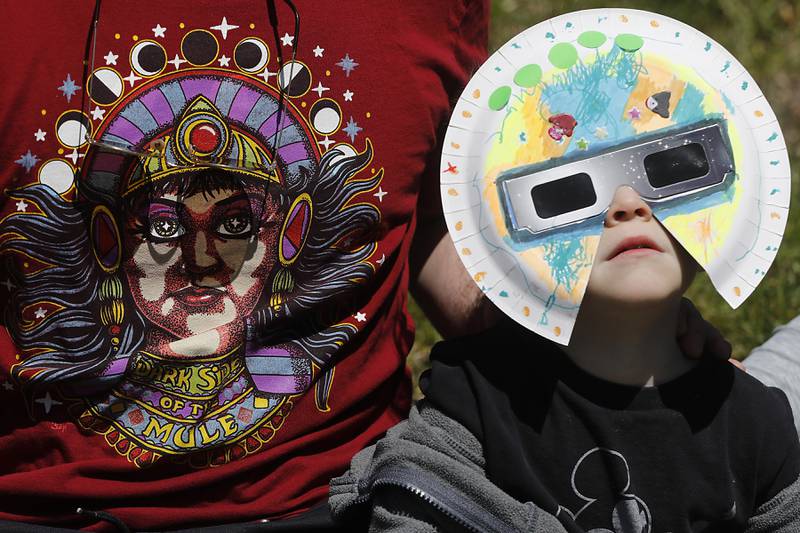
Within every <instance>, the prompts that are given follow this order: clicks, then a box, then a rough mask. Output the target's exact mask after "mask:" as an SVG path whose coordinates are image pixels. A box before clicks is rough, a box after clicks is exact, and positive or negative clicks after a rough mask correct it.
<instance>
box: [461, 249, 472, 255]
mask: <svg viewBox="0 0 800 533" xmlns="http://www.w3.org/2000/svg"><path fill="white" fill-rule="evenodd" d="M461 255H472V250H470V249H469V248H462V249H461Z"/></svg>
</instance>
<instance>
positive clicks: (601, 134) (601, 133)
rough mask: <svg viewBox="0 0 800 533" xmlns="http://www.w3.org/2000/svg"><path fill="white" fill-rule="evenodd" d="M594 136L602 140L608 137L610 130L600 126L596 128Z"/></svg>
mask: <svg viewBox="0 0 800 533" xmlns="http://www.w3.org/2000/svg"><path fill="white" fill-rule="evenodd" d="M594 136H595V137H597V138H598V139H601V140H602V139H605V138H606V137H608V130H607V129H605V128H604V127H602V126H600V127H598V128H597V129H596V130H594Z"/></svg>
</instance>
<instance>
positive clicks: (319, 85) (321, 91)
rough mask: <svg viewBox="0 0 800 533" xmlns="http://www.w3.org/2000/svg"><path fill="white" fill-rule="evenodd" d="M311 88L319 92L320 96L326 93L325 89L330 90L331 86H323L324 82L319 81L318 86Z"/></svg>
mask: <svg viewBox="0 0 800 533" xmlns="http://www.w3.org/2000/svg"><path fill="white" fill-rule="evenodd" d="M311 90H312V91H316V93H317V94H318V95H319V96H322V93H324V92H325V91H327V90H329V88H328V87H323V86H322V82H319V83H318V84H317V86H316V87H314V88H313V89H311Z"/></svg>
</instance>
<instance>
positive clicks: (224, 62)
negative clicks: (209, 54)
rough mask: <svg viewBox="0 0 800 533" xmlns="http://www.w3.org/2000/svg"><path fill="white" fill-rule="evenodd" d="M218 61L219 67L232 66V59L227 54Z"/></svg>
mask: <svg viewBox="0 0 800 533" xmlns="http://www.w3.org/2000/svg"><path fill="white" fill-rule="evenodd" d="M217 61H219V66H221V67H229V66H230V65H231V58H230V57H228V56H226V55H225V54H222V55H221V56H220V57H219V59H218V60H217Z"/></svg>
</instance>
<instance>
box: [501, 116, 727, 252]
mask: <svg viewBox="0 0 800 533" xmlns="http://www.w3.org/2000/svg"><path fill="white" fill-rule="evenodd" d="M733 176H734V165H733V155H732V153H731V148H730V143H729V141H728V136H727V132H726V130H725V124H724V121H721V120H711V121H703V122H698V123H695V124H692V125H691V126H688V127H684V128H681V129H679V130H673V131H670V132H667V133H664V132H660V133H658V134H657V135H653V136H650V137H644V138H642V137H640V138H638V139H636V140H634V141H632V142H630V143H627V144H625V145H621V146H619V145H618V146H614V147H612V148H610V149H607V150H605V151H602V152H599V153H597V154H594V155H592V156H590V157H586V158H581V159H572V160H570V161H567V162H558V163H556V164H553V162H547V163H544V164H535V165H526V166H522V167H518V168H514V169H511V170H507V171H505V172H503V173H502V174H500V176H498V178H497V182H496V183H497V190H498V192H499V194H500V204H501V205H502V208H503V210H504V215H505V219H506V226H507V228H508V230H509V233H510V234H511V236H512V238H513V239H514V240H516V241H529V240H532V239H535V238H537V237H540V236H543V235H546V234H547V233H549V232H552V231H554V230H558V229H560V228H563V227H565V226H572V225H575V224H579V223H581V222H584V221H587V220H589V219H592V218H594V217H597V216H602V215H603V214H604V213H605V212H606V210H607V209H608V206H609V204H610V203H611V201H612V199H613V197H614V193H615V191H616V190H617V188H618V187H620V186H621V185H629V186H631V187H632V188H633V189H634V190H636V192H637V193H639V196H641V197H642V199H644V200H645V201H646V202H648V203H650V204H656V205H659V206H662V205H665V204H669V203H673V202H683V201H686V200H687V199H693V198H695V197H696V196H697V195H699V194H703V195H704V194H708V193H710V192H714V191H717V190H719V189H722V188H725V187H727V185H728V184H729V183H730V182H731V181H732V179H733Z"/></svg>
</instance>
